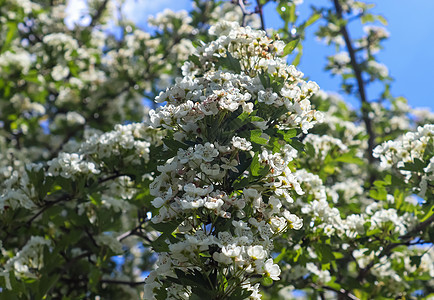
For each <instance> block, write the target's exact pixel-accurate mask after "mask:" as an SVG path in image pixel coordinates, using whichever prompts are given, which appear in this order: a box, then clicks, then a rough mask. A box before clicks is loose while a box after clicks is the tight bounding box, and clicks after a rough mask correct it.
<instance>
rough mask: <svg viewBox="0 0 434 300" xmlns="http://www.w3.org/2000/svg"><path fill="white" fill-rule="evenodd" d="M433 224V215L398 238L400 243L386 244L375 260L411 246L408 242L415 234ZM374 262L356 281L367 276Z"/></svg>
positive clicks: (372, 262)
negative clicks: (402, 246)
mask: <svg viewBox="0 0 434 300" xmlns="http://www.w3.org/2000/svg"><path fill="white" fill-rule="evenodd" d="M433 222H434V215H432V216H431V217H429V218H428V219H426V220H425V221H423V222H420V223H419V224H418V225H417V226H416V227H415V228H413V230H410V231H409V232H407V233H406V234H404V235H402V236H400V237H399V238H400V239H401V240H402V242H400V243H392V244H388V245H387V246H386V247H385V248H384V249H383V251H381V253H380V254H379V255H378V256H377V257H376V258H377V259H380V258H381V257H383V256H389V255H390V254H391V252H392V250H393V249H395V248H396V247H398V246H401V245H407V246H409V245H412V244H411V243H410V242H409V240H410V239H413V238H414V237H415V236H416V235H417V234H419V233H420V232H421V231H422V230H424V229H425V228H426V227H428V226H429V225H431V223H433ZM376 262H377V260H376V259H373V260H372V261H370V262H369V264H368V265H367V266H366V267H365V268H363V269H361V270H360V273H359V275H358V276H357V280H359V281H361V280H363V279H364V278H365V277H366V275H367V274H368V272H369V271H370V270H371V269H372V267H373V266H374V265H375V263H376Z"/></svg>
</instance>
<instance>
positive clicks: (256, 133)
mask: <svg viewBox="0 0 434 300" xmlns="http://www.w3.org/2000/svg"><path fill="white" fill-rule="evenodd" d="M250 141H251V142H253V143H256V144H259V145H267V143H268V140H267V139H265V138H263V137H262V130H261V129H254V130H252V131H250Z"/></svg>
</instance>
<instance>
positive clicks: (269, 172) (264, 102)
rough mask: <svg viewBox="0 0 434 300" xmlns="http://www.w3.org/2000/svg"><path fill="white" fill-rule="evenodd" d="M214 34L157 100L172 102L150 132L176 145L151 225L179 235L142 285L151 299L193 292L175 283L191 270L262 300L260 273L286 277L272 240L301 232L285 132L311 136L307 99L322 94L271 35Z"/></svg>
mask: <svg viewBox="0 0 434 300" xmlns="http://www.w3.org/2000/svg"><path fill="white" fill-rule="evenodd" d="M210 33H211V34H218V35H219V36H220V37H219V38H218V39H217V40H216V41H214V42H211V43H209V44H205V45H204V46H202V47H200V48H199V49H198V50H197V53H196V54H195V55H194V56H195V57H196V59H197V61H196V63H195V61H194V58H193V61H192V62H186V63H185V65H184V67H183V74H184V75H185V76H184V78H182V79H181V78H179V79H177V80H176V83H175V85H174V86H173V87H170V88H168V89H167V90H166V91H164V92H162V93H160V95H159V96H158V97H157V98H156V101H157V102H160V103H163V102H166V104H165V105H164V106H162V107H159V108H157V109H156V110H151V111H150V113H149V115H150V119H149V123H150V125H151V126H152V127H153V128H163V129H165V130H169V131H172V132H173V138H174V139H175V141H176V142H171V143H169V142H166V143H165V145H166V147H167V149H166V152H167V153H168V154H170V153H172V155H170V156H169V159H167V160H164V161H163V163H164V164H162V165H160V166H158V167H157V169H158V171H159V172H160V174H159V175H158V176H157V177H155V179H154V181H153V182H152V183H151V185H150V192H151V195H153V196H154V197H155V198H154V200H153V201H152V204H153V206H154V207H155V209H156V211H155V213H154V214H153V217H152V222H153V223H154V224H156V226H157V225H159V224H170V223H172V224H176V226H175V227H174V228H172V230H174V234H173V236H167V235H164V234H163V235H162V236H161V240H162V243H163V247H162V248H160V252H161V253H160V255H159V261H158V262H157V269H156V270H155V271H153V272H151V275H150V276H149V277H148V278H147V280H146V285H145V294H146V297H149V299H153V298H154V295H155V293H158V292H157V291H160V292H161V291H162V290H163V288H165V287H166V288H167V287H169V288H168V290H167V296H168V297H169V298H170V297H174V298H176V297H187V296H189V295H191V294H194V286H191V285H189V284H185V285H183V286H182V285H181V286H180V285H178V284H176V283H178V282H182V279H183V276H184V275H185V274H188V273H189V272H194V270H198V271H200V272H201V273H202V274H208V273H209V272H211V273H213V272H218V273H219V274H222V275H223V277H224V278H226V279H225V280H227V281H228V285H227V286H226V287H223V288H222V287H220V288H218V289H219V290H217V291H215V292H216V293H217V294H222V295H230V294H231V293H233V292H234V291H235V289H236V287H240V288H241V289H244V290H247V291H249V293H251V295H250V297H252V298H259V297H260V296H259V294H258V290H257V288H258V286H257V285H254V282H253V281H252V278H254V276H257V275H261V276H265V277H269V278H271V279H272V280H278V279H279V274H280V268H279V266H278V265H277V264H274V263H273V260H272V258H271V251H272V249H273V239H274V237H276V236H279V235H281V234H282V233H284V232H286V231H287V230H289V229H295V230H297V229H300V228H301V226H302V220H301V219H300V218H299V217H298V216H297V215H295V214H293V213H291V212H290V205H291V203H293V201H294V200H293V199H294V197H296V195H302V194H304V192H303V190H302V189H301V186H300V182H299V181H298V178H297V177H296V175H295V174H293V172H292V171H291V170H290V168H289V167H288V164H289V163H290V162H291V161H292V160H293V159H294V158H295V157H296V156H297V153H298V152H297V150H296V149H294V148H293V147H292V146H291V145H290V144H287V143H284V140H283V138H282V136H280V138H279V135H278V134H279V133H280V134H282V135H285V133H287V132H289V131H291V130H293V131H296V130H297V128H299V130H300V129H301V131H303V132H306V133H307V130H308V129H309V128H311V127H312V126H313V124H314V123H315V122H316V121H317V119H320V118H321V115H320V114H319V113H317V112H315V111H314V110H312V109H311V106H310V102H309V100H308V99H309V97H310V96H311V95H312V94H313V93H315V92H316V90H317V88H318V87H317V85H316V84H315V83H313V82H309V83H306V82H304V81H303V80H302V78H301V76H302V74H301V73H300V72H299V71H297V70H296V69H295V68H294V67H289V66H287V65H286V64H285V63H284V60H283V59H281V58H280V57H279V55H281V54H282V53H281V52H282V49H283V43H281V42H279V41H273V40H271V39H269V38H268V37H266V35H265V33H264V32H262V31H255V30H252V29H251V28H249V27H245V28H243V27H239V26H238V25H237V24H236V23H228V22H221V23H218V24H216V25H215V26H212V27H211V28H210ZM251 42H253V43H251ZM222 61H225V62H228V61H229V62H230V63H228V64H226V63H224V62H223V64H221V63H222ZM261 66H262V67H261ZM271 66H274V69H273V68H272V67H271ZM264 74H265V75H264ZM265 76H266V77H267V78H269V79H268V84H267V80H266V79H265V78H264V77H265ZM261 77H262V78H261ZM264 80H265V81H264ZM276 81H278V82H279V84H280V87H276V86H274V85H273V84H274V83H275V82H276ZM277 112H279V113H278V114H276V113H277ZM279 139H280V140H279ZM288 141H289V139H288ZM273 144H274V146H271V147H270V146H269V145H273ZM157 228H158V226H157ZM166 234H167V233H166ZM164 245H166V246H164ZM157 248H158V247H157ZM157 250H158V249H157ZM177 270H178V271H177ZM216 270H217V271H216ZM182 274H184V275H182ZM185 276H186V275H185ZM170 278H178V281H176V280H175V281H171V279H170ZM219 280H223V279H222V278H220V279H219ZM167 282H171V284H169V286H167V285H165V284H167ZM210 288H211V289H212V288H213V287H210ZM214 288H215V287H214ZM181 295H184V296H181Z"/></svg>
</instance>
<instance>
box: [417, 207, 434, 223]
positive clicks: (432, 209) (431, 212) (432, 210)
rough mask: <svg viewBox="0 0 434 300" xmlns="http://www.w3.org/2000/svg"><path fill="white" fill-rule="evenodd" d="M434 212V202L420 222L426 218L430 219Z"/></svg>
mask: <svg viewBox="0 0 434 300" xmlns="http://www.w3.org/2000/svg"><path fill="white" fill-rule="evenodd" d="M433 214H434V204H433V205H431V207H430V209H429V210H428V212H427V213H426V214H425V215H424V216H423V218H422V219H421V220H420V222H424V221H426V220H428V218H429V217H431V216H432V215H433Z"/></svg>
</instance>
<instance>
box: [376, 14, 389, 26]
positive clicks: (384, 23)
mask: <svg viewBox="0 0 434 300" xmlns="http://www.w3.org/2000/svg"><path fill="white" fill-rule="evenodd" d="M375 19H377V21H380V23H381V24H383V25H384V26H387V20H386V18H385V17H383V16H381V15H377V16H375Z"/></svg>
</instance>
